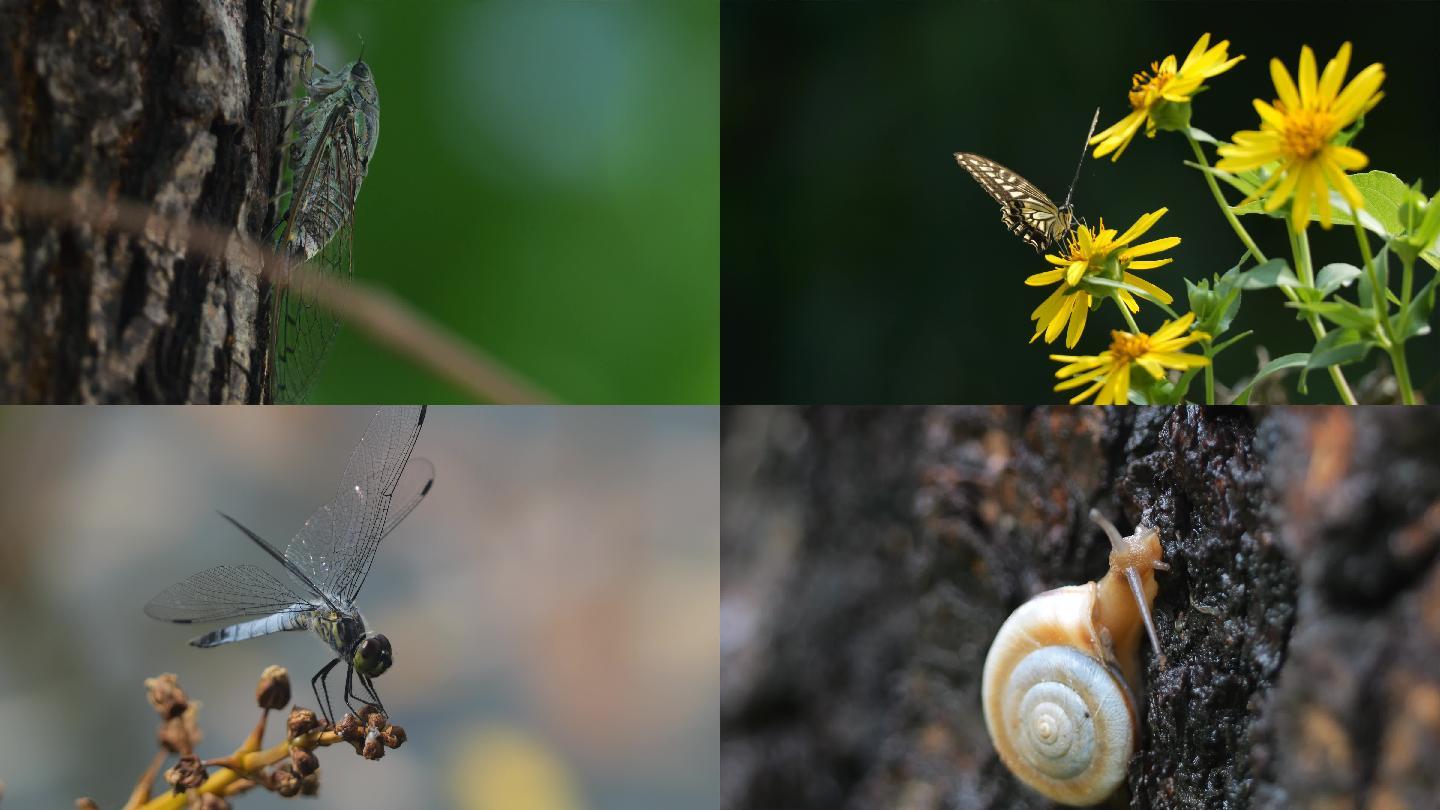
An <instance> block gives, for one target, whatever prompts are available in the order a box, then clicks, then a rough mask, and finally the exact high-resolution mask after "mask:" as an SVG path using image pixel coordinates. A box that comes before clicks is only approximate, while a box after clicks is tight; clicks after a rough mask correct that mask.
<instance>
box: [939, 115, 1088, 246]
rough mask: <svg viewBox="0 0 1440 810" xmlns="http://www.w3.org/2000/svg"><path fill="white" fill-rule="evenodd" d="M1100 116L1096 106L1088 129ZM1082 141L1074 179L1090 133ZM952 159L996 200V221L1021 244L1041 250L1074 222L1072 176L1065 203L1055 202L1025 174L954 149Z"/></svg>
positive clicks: (1062, 236)
mask: <svg viewBox="0 0 1440 810" xmlns="http://www.w3.org/2000/svg"><path fill="white" fill-rule="evenodd" d="M1099 120H1100V110H1098V109H1097V110H1095V117H1094V118H1093V119H1092V120H1091V121H1090V133H1091V134H1093V133H1094V132H1095V124H1096V122H1098V121H1099ZM1085 141H1086V144H1085V145H1082V146H1081V148H1080V164H1078V165H1076V166H1075V180H1079V179H1080V165H1083V164H1084V162H1085V147H1086V146H1088V144H1089V141H1090V135H1086V136H1085ZM955 162H956V163H959V164H960V168H962V169H964V170H965V171H967V172H970V176H971V177H973V178H975V182H977V183H979V184H980V187H981V188H983V189H985V191H986V192H987V193H988V194H989V195H990V196H991V197H994V198H995V202H998V203H1000V221H1001V222H1004V223H1005V227H1007V228H1009V229H1010V232H1011V233H1013V234H1015V235H1016V236H1018V237H1020V238H1021V239H1024V240H1025V244H1027V245H1029V246H1031V247H1033V248H1035V250H1036V251H1037V252H1040V253H1044V252H1045V249H1046V248H1047V247H1049V246H1050V245H1052V244H1055V243H1056V242H1059V241H1061V240H1063V239H1064V238H1065V237H1066V236H1067V235H1069V233H1070V226H1071V225H1072V224H1073V223H1074V220H1075V216H1074V209H1073V208H1071V206H1070V195H1071V194H1072V193H1073V192H1074V191H1075V180H1072V181H1071V182H1070V191H1069V192H1066V194H1065V204H1064V205H1060V206H1057V205H1056V204H1055V203H1053V202H1051V201H1050V198H1049V197H1047V196H1045V192H1043V191H1041V190H1040V189H1038V188H1036V187H1034V186H1033V185H1031V184H1030V183H1029V181H1027V180H1026V179H1025V178H1023V177H1021V176H1020V175H1018V174H1016V173H1015V172H1012V171H1010V170H1009V169H1007V168H1005V167H1004V166H1001V165H1000V164H999V163H996V162H995V161H993V160H991V159H989V158H984V157H981V156H979V155H975V154H971V153H969V152H956V153H955Z"/></svg>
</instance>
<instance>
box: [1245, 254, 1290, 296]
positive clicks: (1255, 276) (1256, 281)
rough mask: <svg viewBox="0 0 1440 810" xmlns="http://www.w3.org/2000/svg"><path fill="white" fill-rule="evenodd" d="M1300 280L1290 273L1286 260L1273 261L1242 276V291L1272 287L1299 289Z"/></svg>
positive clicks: (1247, 271)
mask: <svg viewBox="0 0 1440 810" xmlns="http://www.w3.org/2000/svg"><path fill="white" fill-rule="evenodd" d="M1298 286H1300V279H1298V278H1295V274H1294V273H1293V272H1291V271H1290V266H1289V265H1288V264H1286V263H1285V260H1284V259H1271V260H1270V261H1268V262H1265V263H1264V264H1262V265H1260V266H1259V267H1254V268H1251V269H1249V270H1246V271H1245V272H1243V273H1241V274H1240V288H1241V289H1242V290H1264V289H1269V288H1270V287H1298Z"/></svg>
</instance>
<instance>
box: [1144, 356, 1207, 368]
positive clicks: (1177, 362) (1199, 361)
mask: <svg viewBox="0 0 1440 810" xmlns="http://www.w3.org/2000/svg"><path fill="white" fill-rule="evenodd" d="M1147 356H1148V357H1149V358H1150V359H1152V360H1155V361H1156V362H1158V363H1160V364H1161V365H1164V366H1168V367H1170V368H1178V369H1186V368H1203V367H1204V366H1208V365H1210V359H1209V358H1207V357H1205V356H1204V355H1199V354H1186V353H1184V352H1159V353H1157V352H1150V354H1149V355H1147Z"/></svg>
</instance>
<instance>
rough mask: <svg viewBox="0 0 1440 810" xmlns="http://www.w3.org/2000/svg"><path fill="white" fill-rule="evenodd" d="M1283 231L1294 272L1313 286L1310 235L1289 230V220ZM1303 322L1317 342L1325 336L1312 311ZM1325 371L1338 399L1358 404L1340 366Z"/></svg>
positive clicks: (1291, 295) (1287, 292) (1289, 293)
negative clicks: (1287, 237) (1285, 235)
mask: <svg viewBox="0 0 1440 810" xmlns="http://www.w3.org/2000/svg"><path fill="white" fill-rule="evenodd" d="M1285 232H1286V233H1287V234H1288V235H1289V236H1290V252H1291V254H1292V255H1294V257H1295V273H1296V275H1297V277H1298V278H1299V279H1300V283H1301V284H1303V285H1305V286H1306V287H1314V286H1315V268H1314V267H1312V266H1311V262H1310V237H1308V236H1306V235H1305V232H1304V231H1301V232H1300V233H1298V234H1297V233H1295V232H1294V231H1291V230H1290V222H1289V220H1286V222H1285ZM1280 291H1281V292H1283V293H1285V296H1286V297H1287V298H1289V299H1290V300H1291V301H1296V300H1299V297H1300V296H1299V295H1297V294H1296V293H1295V291H1294V290H1292V289H1290V288H1289V287H1281V288H1280ZM1305 322H1306V323H1307V324H1309V325H1310V332H1311V334H1313V335H1315V340H1316V341H1317V342H1318V341H1319V340H1320V338H1323V337H1325V324H1323V323H1321V322H1320V316H1319V315H1316V314H1315V313H1313V312H1307V313H1305ZM1326 371H1328V372H1330V381H1331V382H1333V383H1334V384H1335V389H1336V390H1337V391H1339V392H1340V399H1341V400H1342V401H1343V402H1344V403H1345V404H1346V405H1355V404H1358V401H1357V400H1356V399H1355V392H1353V391H1351V390H1350V383H1349V382H1347V381H1346V380H1345V375H1344V374H1343V373H1342V372H1341V371H1340V367H1339V366H1326Z"/></svg>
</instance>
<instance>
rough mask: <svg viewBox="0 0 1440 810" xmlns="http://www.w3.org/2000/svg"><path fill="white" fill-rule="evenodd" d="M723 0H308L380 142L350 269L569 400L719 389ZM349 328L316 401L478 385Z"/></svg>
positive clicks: (688, 397)
mask: <svg viewBox="0 0 1440 810" xmlns="http://www.w3.org/2000/svg"><path fill="white" fill-rule="evenodd" d="M718 25H719V10H718V8H717V7H715V6H714V5H713V4H708V3H674V2H665V0H647V2H636V3H604V4H591V3H568V2H552V1H550V0H547V1H546V2H485V3H465V2H424V3H383V2H340V0H317V2H316V3H315V15H314V19H313V23H312V25H311V27H310V31H309V33H310V36H311V38H312V40H313V41H314V43H315V47H316V51H317V58H318V59H319V61H320V62H321V64H324V65H326V66H327V67H335V66H339V65H342V64H344V63H346V62H349V61H351V60H353V59H354V58H355V57H356V55H357V54H358V51H359V49H360V39H361V38H362V37H363V38H364V42H365V60H366V61H367V62H368V63H369V64H370V66H371V67H372V68H373V69H374V71H375V76H376V83H377V86H378V88H379V91H380V106H381V116H380V118H381V124H380V142H379V145H378V147H377V150H376V153H375V158H374V160H373V161H372V163H371V164H370V173H369V175H368V176H367V178H366V180H365V187H364V189H363V190H362V192H361V194H360V200H359V204H358V205H357V207H356V232H355V239H356V248H355V251H356V252H355V256H356V259H355V273H356V277H357V278H358V279H362V280H364V281H365V282H368V283H372V284H376V285H380V286H383V287H386V288H388V289H390V290H392V291H394V293H395V294H397V295H399V296H400V297H401V298H403V299H405V300H406V301H408V302H409V303H410V304H412V305H414V306H415V307H416V308H418V309H419V310H420V311H422V312H423V313H424V314H426V315H427V316H429V317H430V318H432V319H434V320H435V321H438V322H439V323H440V324H443V325H444V326H445V327H447V328H449V329H451V330H454V331H455V332H458V333H459V334H460V335H462V336H463V337H465V338H466V339H468V340H469V341H471V342H473V343H474V344H475V345H476V346H478V347H481V348H482V349H483V350H485V351H487V352H489V353H491V354H493V355H494V356H495V357H497V358H498V359H499V360H501V361H502V362H503V363H505V364H507V365H508V366H510V367H511V368H513V369H515V370H516V371H518V372H520V373H521V374H523V375H525V376H527V377H528V378H530V379H531V380H532V381H533V382H535V383H536V384H538V385H540V386H541V387H542V388H544V389H547V390H548V391H550V392H551V393H553V394H554V395H555V396H557V397H558V398H560V399H561V400H564V401H568V402H584V403H595V402H602V403H677V402H679V403H684V402H691V403H709V402H715V401H717V400H718V398H719V387H720V380H719V375H720V369H719V363H720V360H719V341H720V338H719V328H720V326H719V283H720V282H719V277H718V272H719V271H718V262H717V256H718V255H719V227H720V226H719V212H718V202H719V178H718V170H719V161H718V154H719V103H718V98H717V95H718V86H719V78H718V72H719V53H718V51H719V42H718ZM466 399H467V397H466V395H465V393H464V392H462V391H459V390H457V389H456V388H454V387H452V386H450V385H448V384H447V383H445V382H443V381H441V380H439V379H437V378H436V377H434V376H432V375H431V374H430V373H428V372H427V371H425V370H423V369H420V368H417V367H416V366H414V365H413V364H412V363H410V362H409V361H408V360H406V359H403V358H400V357H398V356H396V355H394V354H392V353H391V352H390V351H389V350H387V349H386V348H384V347H382V346H379V345H376V344H375V343H373V342H371V341H370V340H368V339H367V338H365V337H364V336H363V335H361V334H360V332H359V330H357V329H355V328H354V327H349V326H347V327H346V328H345V329H344V330H343V331H342V333H341V336H340V338H339V339H338V340H337V341H336V344H335V346H334V348H333V349H332V351H331V354H330V357H329V359H328V361H327V364H326V367H325V368H324V369H323V371H322V372H321V374H320V377H319V379H318V380H317V382H316V385H315V388H314V391H313V392H312V395H311V401H312V402H356V403H358V402H366V403H371V402H397V401H405V402H447V401H465V400H466Z"/></svg>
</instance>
